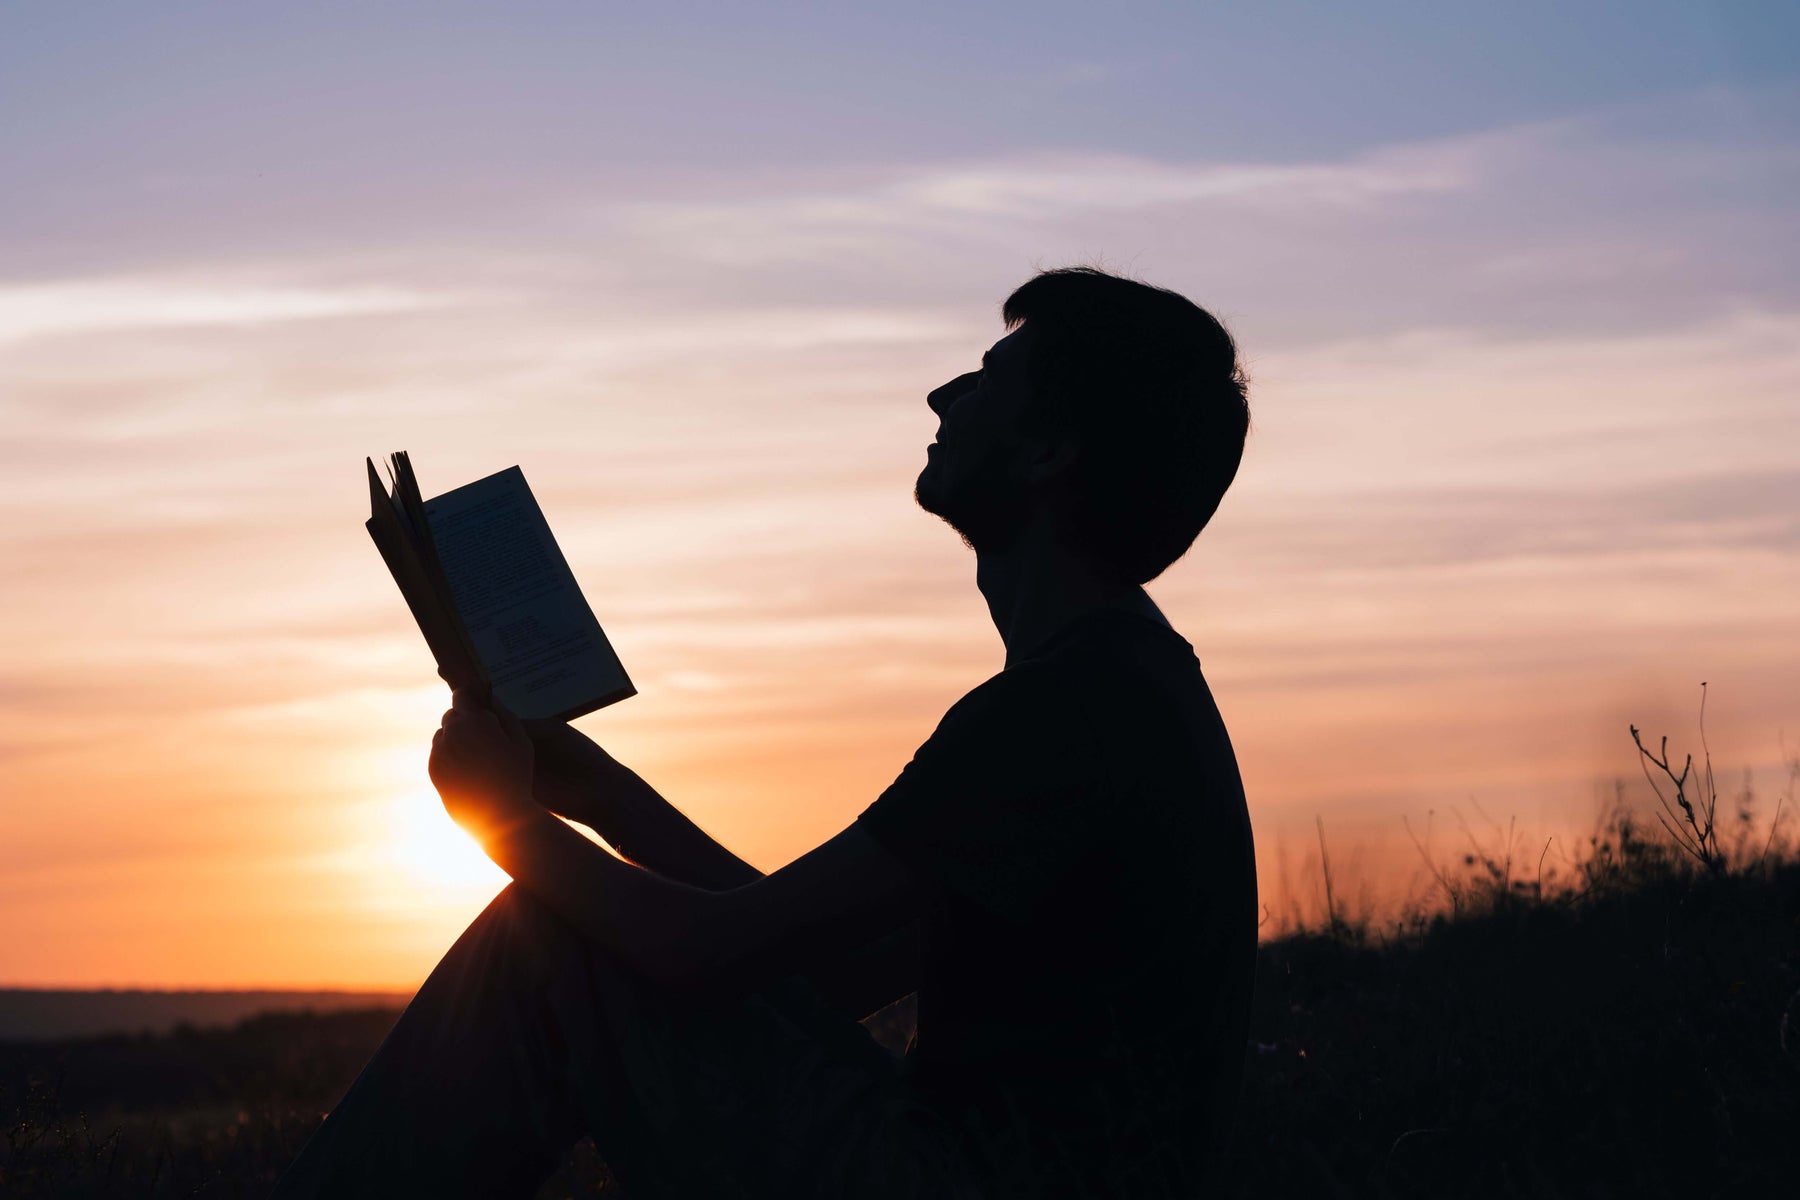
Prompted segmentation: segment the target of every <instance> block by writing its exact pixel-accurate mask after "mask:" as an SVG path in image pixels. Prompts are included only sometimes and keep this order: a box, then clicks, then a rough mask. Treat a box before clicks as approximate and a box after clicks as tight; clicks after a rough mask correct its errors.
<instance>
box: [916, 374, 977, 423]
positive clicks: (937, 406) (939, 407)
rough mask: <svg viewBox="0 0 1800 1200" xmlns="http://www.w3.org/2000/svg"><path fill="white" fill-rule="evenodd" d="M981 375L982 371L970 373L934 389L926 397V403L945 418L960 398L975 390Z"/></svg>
mask: <svg viewBox="0 0 1800 1200" xmlns="http://www.w3.org/2000/svg"><path fill="white" fill-rule="evenodd" d="M980 375H981V372H980V371H970V372H969V373H968V374H966V375H958V376H957V377H956V378H955V379H952V380H951V381H950V382H949V383H946V384H943V385H942V386H940V387H937V388H933V389H932V391H931V393H930V394H929V395H927V396H926V397H925V403H926V404H928V405H930V406H931V411H932V412H934V413H936V414H937V415H938V416H940V417H941V416H943V415H944V413H945V412H947V411H949V408H950V406H951V405H952V404H955V403H956V401H957V400H958V398H960V397H962V396H964V395H966V394H967V393H969V392H970V391H972V390H974V387H975V380H976V379H977V378H978V377H980Z"/></svg>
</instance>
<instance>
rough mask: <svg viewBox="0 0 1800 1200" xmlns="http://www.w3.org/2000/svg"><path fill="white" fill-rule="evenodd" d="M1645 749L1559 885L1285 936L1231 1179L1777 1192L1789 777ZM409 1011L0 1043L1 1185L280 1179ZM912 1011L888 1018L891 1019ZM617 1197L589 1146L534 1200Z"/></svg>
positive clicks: (1782, 1154) (215, 1189) (1789, 898)
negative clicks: (1643, 799)
mask: <svg viewBox="0 0 1800 1200" xmlns="http://www.w3.org/2000/svg"><path fill="white" fill-rule="evenodd" d="M1633 736H1634V740H1636V739H1637V731H1635V730H1634V731H1633ZM1638 745H1639V747H1640V754H1641V755H1642V756H1643V761H1644V762H1645V766H1646V768H1647V771H1648V769H1649V768H1651V767H1654V768H1655V770H1656V771H1658V772H1660V773H1661V774H1659V775H1653V776H1652V779H1653V781H1655V782H1656V783H1660V784H1661V786H1662V788H1663V791H1662V796H1663V804H1662V806H1661V807H1660V808H1659V809H1658V810H1657V811H1658V813H1659V815H1661V817H1662V822H1661V823H1659V824H1646V823H1644V822H1643V821H1642V820H1641V818H1638V817H1635V816H1633V815H1632V814H1631V813H1629V812H1628V811H1627V810H1625V809H1624V808H1623V807H1620V808H1617V809H1615V811H1614V812H1613V813H1612V814H1611V818H1610V820H1608V821H1607V822H1606V823H1605V824H1604V826H1603V827H1602V828H1601V829H1598V830H1596V831H1595V833H1594V835H1593V837H1592V838H1591V839H1589V841H1588V844H1587V845H1586V846H1585V848H1584V849H1583V850H1582V852H1581V853H1579V854H1578V855H1577V856H1576V857H1575V858H1573V859H1572V860H1568V861H1567V869H1566V870H1565V871H1564V872H1563V873H1562V874H1560V875H1558V874H1557V873H1556V872H1555V871H1554V870H1552V871H1550V872H1546V870H1545V854H1544V853H1542V852H1537V851H1536V848H1535V847H1528V846H1523V845H1521V844H1520V843H1519V842H1518V841H1517V839H1516V836H1515V831H1512V830H1510V829H1509V830H1508V831H1507V832H1506V833H1504V834H1503V835H1501V836H1500V838H1499V841H1498V844H1496V845H1493V846H1490V847H1485V848H1484V847H1483V846H1482V845H1481V844H1479V842H1478V841H1472V842H1471V849H1470V851H1469V852H1468V853H1467V854H1465V855H1464V856H1463V858H1462V860H1461V861H1460V862H1459V863H1454V864H1452V865H1450V866H1441V867H1434V871H1435V872H1436V878H1437V883H1438V888H1439V895H1438V897H1437V899H1438V900H1439V901H1440V902H1441V903H1440V907H1439V908H1438V909H1437V910H1435V911H1432V912H1426V911H1423V910H1420V911H1415V912H1413V913H1410V914H1408V915H1406V916H1405V917H1403V918H1402V919H1400V920H1397V921H1394V922H1393V923H1391V924H1390V925H1387V926H1385V927H1376V926H1375V925H1373V924H1372V923H1371V922H1369V921H1367V920H1356V919H1352V918H1350V917H1347V916H1345V915H1344V914H1343V913H1342V912H1340V911H1339V910H1338V907H1337V903H1336V901H1335V899H1333V901H1332V902H1331V903H1330V904H1329V905H1328V908H1327V917H1326V920H1325V923H1324V924H1323V926H1322V927H1321V928H1318V929H1302V930H1299V931H1297V932H1293V933H1291V934H1289V935H1288V936H1285V937H1282V938H1279V939H1276V940H1272V941H1269V942H1266V943H1264V944H1263V946H1262V947H1261V949H1260V951H1259V956H1258V962H1257V990H1256V1002H1255V1011H1254V1014H1253V1021H1252V1030H1251V1041H1250V1045H1249V1047H1248V1054H1247V1059H1246V1068H1247V1069H1246V1077H1245V1086H1244V1095H1243V1103H1242V1107H1241V1111H1240V1117H1239V1122H1238V1128H1237V1130H1236V1133H1235V1136H1234V1139H1233V1141H1232V1144H1231V1147H1230V1150H1229V1153H1228V1156H1227V1159H1226V1162H1225V1164H1224V1168H1225V1173H1224V1179H1223V1183H1224V1187H1223V1189H1222V1194H1224V1195H1228V1196H1245V1197H1249V1196H1259V1197H1261V1196H1309V1197H1310V1196H1320V1197H1333V1196H1373V1197H1452V1196H1469V1197H1485V1196H1494V1197H1502V1196H1505V1197H1512V1196H1533V1197H1607V1196H1621V1197H1623V1196H1629V1197H1657V1196H1720V1197H1724V1196H1763V1195H1774V1194H1783V1191H1782V1189H1783V1187H1784V1186H1791V1184H1792V1181H1793V1180H1794V1179H1796V1178H1800V853H1797V851H1800V847H1796V846H1795V845H1794V844H1793V842H1792V840H1791V839H1789V838H1787V837H1786V836H1785V834H1784V822H1787V820H1788V817H1789V816H1791V801H1792V795H1791V790H1792V789H1791V788H1790V794H1789V795H1787V796H1784V797H1783V798H1782V800H1781V802H1780V803H1779V804H1778V806H1777V809H1776V814H1775V819H1774V820H1773V821H1772V822H1771V823H1770V825H1769V826H1768V829H1767V832H1766V834H1765V833H1761V832H1759V827H1758V825H1757V823H1756V822H1755V820H1754V813H1753V806H1754V797H1752V796H1750V795H1748V794H1747V793H1745V794H1740V795H1739V796H1738V797H1737V798H1736V811H1735V812H1727V813H1726V820H1725V827H1724V828H1723V829H1722V828H1721V825H1720V821H1719V815H1720V814H1719V811H1718V810H1719V807H1720V797H1719V796H1718V793H1717V791H1716V788H1715V787H1714V785H1713V782H1712V772H1711V769H1710V764H1709V763H1706V762H1705V755H1704V748H1703V758H1702V765H1701V767H1700V768H1699V769H1698V770H1695V769H1694V765H1693V762H1692V760H1691V759H1690V760H1689V761H1688V763H1687V764H1686V765H1685V766H1684V767H1681V768H1676V767H1675V765H1674V764H1673V763H1672V762H1671V761H1670V756H1669V754H1668V751H1667V743H1666V742H1663V743H1662V744H1661V745H1660V747H1659V749H1658V750H1657V751H1655V752H1652V751H1650V750H1649V749H1648V748H1647V747H1644V746H1643V743H1642V741H1641V740H1638ZM1792 771H1793V778H1796V779H1800V761H1797V762H1795V763H1794V764H1792ZM1727 807H1728V808H1730V807H1731V806H1730V805H1727ZM1321 848H1322V849H1323V846H1322V847H1321ZM1428 861H1429V860H1428ZM1321 862H1322V864H1324V869H1325V870H1326V871H1329V859H1328V858H1326V857H1324V856H1323V855H1322V856H1321ZM1327 894H1328V895H1330V894H1332V893H1331V892H1330V889H1329V888H1328V889H1327ZM394 1016H395V1013H394V1012H393V1011H391V1010H369V1011H364V1012H347V1013H338V1014H330V1015H316V1016H315V1015H281V1016H263V1017H257V1018H253V1019H251V1020H248V1021H244V1022H242V1023H240V1024H239V1025H237V1026H235V1027H233V1028H231V1029H221V1030H196V1029H180V1030H177V1031H176V1032H175V1033H173V1034H169V1035H164V1036H142V1037H112V1038H91V1039H82V1040H78V1041H69V1042H63V1043H50V1044H36V1045H0V1120H3V1121H4V1126H5V1131H4V1135H3V1137H0V1195H4V1196H7V1197H17V1198H19V1200H34V1198H36V1197H50V1196H56V1197H77V1198H78V1197H88V1196H106V1197H114V1196H120V1197H122V1196H150V1197H162V1196H167V1197H179V1196H206V1197H236V1196H260V1195H263V1194H265V1193H266V1192H267V1190H268V1188H269V1186H270V1185H271V1184H272V1182H273V1180H274V1178H275V1176H276V1174H277V1173H278V1172H279V1171H280V1169H281V1168H282V1167H283V1166H284V1165H285V1164H286V1163H287V1162H288V1161H289V1160H290V1159H291V1158H292V1156H293V1155H294V1153H295V1152H296V1151H297V1150H298V1148H299V1146H300V1144H301V1143H302V1141H304V1139H305V1137H306V1136H307V1135H308V1133H309V1132H310V1131H311V1129H312V1128H313V1126H314V1125H316V1123H317V1121H318V1119H319V1116H320V1114H321V1113H323V1112H324V1111H325V1110H326V1109H327V1108H328V1107H329V1106H330V1105H331V1103H332V1102H333V1101H334V1100H335V1098H336V1097H337V1095H338V1094H339V1093H341V1091H342V1090H343V1088H344V1087H345V1086H346V1085H347V1084H348V1082H349V1081H350V1079H351V1078H352V1077H353V1076H354V1075H355V1073H356V1071H357V1070H358V1069H359V1068H360V1067H361V1065H362V1064H363V1062H364V1061H366V1059H367V1058H368V1056H369V1054H370V1053H371V1052H372V1051H373V1049H374V1047H375V1046H376V1044H377V1043H378V1042H379V1040H380V1038H381V1036H382V1035H383V1034H384V1033H385V1032H386V1030H387V1028H388V1027H389V1025H390V1024H391V1023H392V1021H393V1019H394ZM906 1023H907V1015H906V1010H905V1009H904V1008H903V1007H898V1006H897V1007H896V1008H895V1009H891V1010H888V1011H887V1012H885V1013H883V1014H878V1024H879V1028H878V1035H879V1036H882V1037H883V1038H885V1039H890V1040H891V1039H899V1038H904V1035H905V1032H906ZM618 1194H619V1193H618V1190H617V1188H616V1187H613V1186H612V1185H610V1184H609V1183H608V1182H607V1179H606V1174H605V1169H604V1166H603V1165H602V1164H600V1163H599V1162H598V1161H597V1160H596V1158H595V1156H594V1154H593V1151H592V1147H591V1146H588V1145H587V1144H586V1143H583V1144H582V1145H580V1146H577V1147H576V1148H575V1150H574V1151H573V1152H572V1153H571V1155H570V1156H569V1159H568V1161H567V1162H566V1163H565V1165H564V1168H563V1170H562V1171H561V1173H559V1175H558V1176H557V1177H556V1178H555V1179H553V1180H552V1181H550V1183H548V1184H547V1185H546V1186H545V1188H544V1189H543V1191H542V1192H541V1193H540V1196H542V1197H545V1198H549V1197H562V1196H592V1195H618Z"/></svg>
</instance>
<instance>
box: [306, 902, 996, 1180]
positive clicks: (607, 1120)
mask: <svg viewBox="0 0 1800 1200" xmlns="http://www.w3.org/2000/svg"><path fill="white" fill-rule="evenodd" d="M584 1134H585V1135H587V1136H590V1137H592V1138H593V1140H594V1144H595V1147H596V1148H597V1149H598V1150H599V1152H600V1155H601V1157H602V1158H603V1159H604V1160H605V1161H606V1163H607V1166H608V1167H609V1169H610V1170H611V1171H612V1173H613V1175H614V1177H615V1178H616V1179H617V1180H618V1181H619V1182H620V1184H621V1185H622V1186H623V1188H624V1190H625V1192H626V1194H627V1195H628V1196H630V1197H631V1198H632V1200H737V1198H742V1200H752V1198H756V1200H762V1198H770V1200H773V1198H776V1197H779V1198H781V1200H804V1198H807V1197H818V1198H820V1200H826V1198H830V1200H858V1198H865V1197H866V1198H867V1200H922V1198H924V1197H928V1196H929V1197H932V1198H933V1200H981V1196H982V1189H981V1188H980V1187H979V1186H978V1184H977V1183H976V1182H975V1179H974V1176H973V1175H972V1173H971V1171H970V1169H969V1166H968V1164H967V1162H966V1161H965V1159H964V1157H963V1155H962V1153H961V1151H960V1149H959V1147H958V1144H957V1141H956V1138H955V1136H954V1134H953V1132H952V1131H951V1129H950V1127H949V1125H948V1124H947V1123H946V1122H945V1121H943V1120H942V1119H941V1118H940V1117H939V1115H938V1114H937V1113H936V1112H935V1111H934V1110H933V1109H932V1108H931V1107H930V1106H929V1105H928V1104H927V1103H925V1102H924V1101H923V1100H922V1099H921V1098H920V1097H919V1096H918V1095H917V1094H916V1093H915V1092H914V1091H913V1090H912V1089H911V1088H910V1087H909V1086H908V1085H907V1083H906V1081H905V1079H904V1077H903V1075H902V1073H901V1071H900V1060H899V1059H898V1058H897V1057H896V1056H895V1055H893V1054H892V1053H891V1052H889V1051H887V1050H886V1049H884V1048H883V1047H881V1046H880V1045H879V1044H878V1043H877V1042H875V1040H874V1039H873V1038H872V1037H870V1036H869V1034H868V1033H867V1031H865V1030H864V1029H863V1028H862V1026H861V1025H860V1024H859V1023H858V1022H856V1021H854V1020H852V1019H851V1018H849V1017H848V1016H845V1015H843V1014H842V1013H839V1012H837V1011H835V1010H833V1009H831V1008H830V1007H829V1006H828V1005H827V1004H826V1003H825V1002H824V1001H823V999H822V998H820V997H819V996H818V995H817V994H816V993H815V992H813V990H812V989H811V988H810V986H808V985H807V984H806V983H805V982H804V981H802V980H799V979H792V980H787V981H784V982H782V983H780V984H777V985H775V986H773V987H771V988H768V989H766V990H765V991H763V992H760V993H757V994H755V995H752V996H750V997H748V998H746V999H743V1000H739V1001H733V1002H730V1003H727V1004H721V1005H716V1006H702V1005H692V1004H687V1005H675V1004H671V1003H670V1002H669V1001H668V1000H667V999H666V998H664V997H663V996H661V995H660V994H659V993H657V992H656V990H655V989H653V988H651V987H650V986H649V985H647V984H646V983H644V982H643V981H642V980H641V979H639V978H637V977H636V976H634V975H632V974H631V973H629V972H628V971H626V970H624V969H623V968H622V967H620V966H619V965H618V964H617V963H615V962H614V961H612V959H611V958H610V956H608V955H607V954H606V953H604V952H603V951H600V950H599V949H597V948H596V947H594V946H593V945H591V944H590V943H588V942H587V941H585V940H584V939H583V938H582V937H580V936H579V935H578V934H577V933H576V932H575V931H574V930H573V929H572V928H571V927H570V926H568V925H567V924H566V923H564V922H563V921H562V920H561V919H560V918H559V917H557V916H556V915H555V914H554V913H552V912H551V911H550V910H549V909H547V908H545V907H544V906H543V904H542V903H540V902H539V901H537V900H536V899H534V898H533V897H532V896H530V895H529V894H527V893H526V892H525V891H524V890H523V889H521V888H519V887H518V885H516V884H514V885H511V886H509V887H507V888H506V889H505V890H504V891H502V892H501V893H500V895H499V896H497V897H496V898H495V899H494V901H493V902H492V903H491V904H490V905H488V907H487V908H486V909H485V910H484V911H483V912H482V914H481V915H480V916H479V917H478V918H476V920H475V921H474V922H473V923H472V924H471V925H470V926H469V928H468V929H467V930H466V931H465V932H464V933H463V935H462V936H461V937H460V938H459V939H458V940H457V942H456V944H455V945H454V946H453V947H452V948H451V949H450V952H449V953H448V954H446V955H445V956H444V958H443V960H442V961H441V962H439V963H438V965H437V967H436V968H435V969H434V970H433V971H432V973H431V976H430V978H428V979H427V980H426V981H425V984H424V986H423V987H422V988H420V989H419V992H418V994H417V995H416V996H414V998H413V1000H412V1002H411V1003H410V1004H409V1005H408V1006H407V1007H406V1010H405V1012H403V1013H402V1014H401V1016H400V1019H399V1021H398V1022H396V1024H395V1025H394V1027H393V1029H392V1030H391V1031H390V1032H389V1033H388V1035H387V1037H386V1038H385V1039H384V1040H383V1042H382V1044H381V1046H380V1048H379V1049H378V1050H377V1051H376V1052H375V1055H374V1057H373V1058H372V1059H371V1060H370V1061H369V1063H368V1064H367V1066H366V1067H364V1069H363V1071H362V1072H361V1074H359V1075H358V1076H357V1079H356V1081H355V1082H354V1083H353V1084H352V1085H351V1086H350V1089H349V1091H348V1092H346V1093H345V1095H344V1097H343V1099H342V1100H341V1101H340V1102H339V1103H338V1105H337V1106H336V1107H335V1108H334V1109H333V1110H332V1111H331V1113H330V1114H329V1115H328V1116H327V1117H326V1119H325V1121H324V1123H323V1124H322V1125H321V1126H320V1127H319V1129H318V1130H317V1131H316V1132H315V1133H314V1135H313V1136H312V1138H311V1139H310V1140H309V1141H308V1142H307V1144H306V1146H305V1147H304V1148H303V1149H302V1150H301V1152H300V1155H299V1157H297V1158H296V1159H295V1160H294V1162H293V1163H292V1164H291V1165H290V1166H289V1168H288V1170H287V1171H286V1172H285V1173H284V1174H283V1176H282V1177H281V1179H280V1181H279V1182H278V1183H277V1185H276V1189H275V1192H274V1195H275V1196H276V1197H277V1200H301V1198H311V1197H344V1198H354V1197H359V1196H368V1197H382V1198H384V1200H391V1198H393V1197H402V1196H415V1195H416V1196H432V1197H439V1198H444V1200H449V1198H453V1197H465V1196H466V1197H509V1196H520V1197H529V1196H531V1195H532V1194H533V1193H534V1192H535V1191H536V1189H537V1187H538V1185H539V1184H541V1183H542V1182H543V1181H544V1179H546V1178H547V1177H548V1176H549V1175H550V1174H551V1173H552V1172H553V1171H554V1170H555V1169H556V1167H557V1165H558V1164H559V1163H560V1162H561V1160H562V1157H563V1155H564V1154H565V1153H566V1151H567V1150H568V1148H569V1146H570V1145H571V1144H573V1143H574V1142H575V1141H576V1140H577V1139H578V1138H580V1137H581V1136H583V1135H584Z"/></svg>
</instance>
